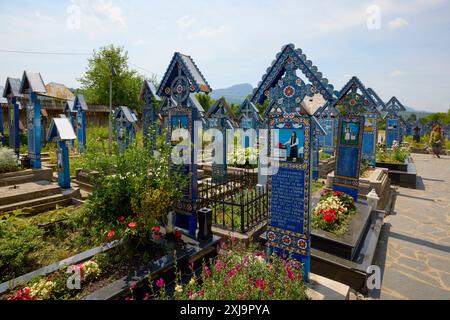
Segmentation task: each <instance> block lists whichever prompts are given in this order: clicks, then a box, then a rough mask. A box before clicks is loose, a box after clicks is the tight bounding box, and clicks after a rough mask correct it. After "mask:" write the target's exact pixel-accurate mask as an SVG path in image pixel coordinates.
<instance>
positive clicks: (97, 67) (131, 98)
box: [80, 45, 144, 111]
mask: <svg viewBox="0 0 450 320" xmlns="http://www.w3.org/2000/svg"><path fill="white" fill-rule="evenodd" d="M112 67H113V68H114V70H115V75H114V76H113V77H112V84H113V90H112V103H113V108H114V107H117V106H127V107H130V108H132V109H136V110H138V111H140V110H141V108H142V102H141V101H139V93H140V90H141V86H142V81H143V79H144V78H143V77H142V76H140V75H139V74H138V72H137V71H135V70H133V69H131V68H130V67H129V65H128V52H126V51H125V50H124V48H122V47H114V46H113V45H110V46H106V47H102V48H100V49H99V50H98V51H96V50H94V53H93V55H92V57H91V58H89V59H88V67H87V70H86V73H85V75H84V76H83V78H81V79H80V82H81V90H80V92H81V93H82V94H84V95H85V97H86V100H87V102H88V103H91V104H99V105H109V81H110V77H111V70H112Z"/></svg>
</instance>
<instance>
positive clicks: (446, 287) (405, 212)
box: [371, 154, 450, 300]
mask: <svg viewBox="0 0 450 320" xmlns="http://www.w3.org/2000/svg"><path fill="white" fill-rule="evenodd" d="M412 157H413V160H414V163H415V164H416V166H417V172H418V176H419V177H418V188H417V189H409V188H402V187H399V188H398V189H397V200H396V204H395V208H394V211H393V212H392V213H391V214H390V215H389V216H387V217H386V219H385V225H384V228H383V232H382V234H381V240H380V243H379V247H378V253H377V257H376V260H375V264H376V265H379V266H381V267H382V269H383V282H382V288H381V292H380V291H374V292H372V293H371V296H373V297H374V298H380V299H419V300H422V299H442V300H448V299H450V232H449V230H450V228H449V226H450V200H449V197H448V195H449V194H450V157H449V156H442V158H441V159H433V158H432V156H431V155H428V154H412Z"/></svg>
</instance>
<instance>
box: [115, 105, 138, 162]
mask: <svg viewBox="0 0 450 320" xmlns="http://www.w3.org/2000/svg"><path fill="white" fill-rule="evenodd" d="M137 121H138V120H137V117H136V115H135V113H134V112H133V110H131V109H130V108H128V107H124V106H122V107H118V108H117V109H116V110H114V129H115V131H116V138H117V144H118V145H119V153H120V154H123V153H124V152H125V150H126V149H128V147H129V146H130V145H131V144H132V143H134V142H135V141H136V123H137Z"/></svg>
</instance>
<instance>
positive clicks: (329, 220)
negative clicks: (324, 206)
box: [323, 212, 336, 223]
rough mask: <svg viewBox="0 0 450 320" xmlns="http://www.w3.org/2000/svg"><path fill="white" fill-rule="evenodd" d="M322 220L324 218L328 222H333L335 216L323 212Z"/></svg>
mask: <svg viewBox="0 0 450 320" xmlns="http://www.w3.org/2000/svg"><path fill="white" fill-rule="evenodd" d="M323 220H325V221H326V222H328V223H335V222H336V216H335V215H334V214H331V213H329V212H328V213H325V214H324V215H323Z"/></svg>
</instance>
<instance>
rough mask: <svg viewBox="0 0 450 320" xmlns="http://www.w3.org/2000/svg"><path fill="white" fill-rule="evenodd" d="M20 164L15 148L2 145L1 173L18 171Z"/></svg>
mask: <svg viewBox="0 0 450 320" xmlns="http://www.w3.org/2000/svg"><path fill="white" fill-rule="evenodd" d="M18 169H19V165H18V162H17V157H16V154H15V153H14V150H12V149H8V148H2V147H0V174H1V173H7V172H13V171H17V170H18Z"/></svg>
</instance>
